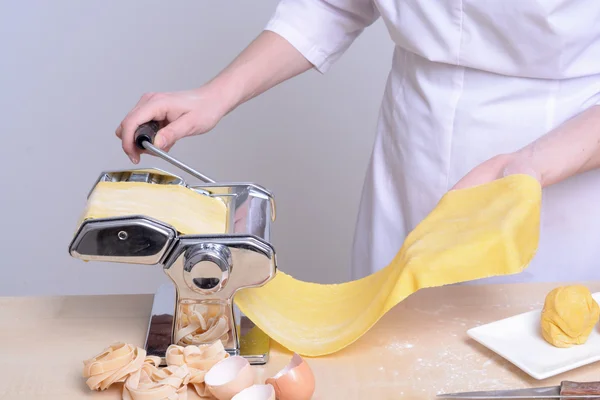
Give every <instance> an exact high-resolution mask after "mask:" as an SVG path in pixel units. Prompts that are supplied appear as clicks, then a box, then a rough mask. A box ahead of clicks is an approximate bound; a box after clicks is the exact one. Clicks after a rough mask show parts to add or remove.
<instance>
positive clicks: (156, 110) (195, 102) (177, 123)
mask: <svg viewBox="0 0 600 400" xmlns="http://www.w3.org/2000/svg"><path fill="white" fill-rule="evenodd" d="M221 93H222V92H221ZM221 97H222V95H219V92H218V91H216V90H214V89H213V88H212V87H210V86H209V85H205V86H203V87H200V88H199V89H194V90H186V91H180V92H171V93H146V94H144V95H143V96H142V98H141V99H140V101H139V102H138V103H137V104H136V106H135V107H134V108H133V109H132V110H131V111H130V112H129V114H127V116H126V117H125V119H124V120H123V121H122V122H121V124H120V125H119V127H118V128H117V131H116V135H117V137H118V138H120V139H121V142H122V147H123V150H124V151H125V153H126V154H127V155H128V156H129V158H130V159H131V161H132V162H133V163H134V164H137V163H138V162H139V161H140V154H141V153H142V150H140V149H139V148H137V147H136V145H135V143H134V134H135V131H136V129H137V128H138V126H140V125H141V124H143V123H145V122H148V121H152V120H155V121H159V125H160V129H159V131H158V134H157V135H156V137H155V139H154V145H155V146H156V147H158V148H160V149H162V150H164V151H168V150H169V149H170V148H171V147H172V146H173V145H174V144H175V142H176V141H177V140H179V139H181V138H183V137H186V136H192V135H199V134H202V133H205V132H208V131H210V130H211V129H212V128H214V127H215V125H216V124H217V123H218V122H219V121H220V120H221V118H223V116H224V115H225V114H226V113H227V112H228V111H229V110H228V107H227V106H226V102H225V101H224V99H222V98H221Z"/></svg>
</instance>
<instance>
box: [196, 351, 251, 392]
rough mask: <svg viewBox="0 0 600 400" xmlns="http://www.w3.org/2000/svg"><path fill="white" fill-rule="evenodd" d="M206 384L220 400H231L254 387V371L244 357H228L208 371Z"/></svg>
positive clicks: (205, 379) (205, 378)
mask: <svg viewBox="0 0 600 400" xmlns="http://www.w3.org/2000/svg"><path fill="white" fill-rule="evenodd" d="M204 382H205V383H206V387H207V388H208V390H209V392H210V393H211V394H212V395H213V396H215V397H216V398H217V399H218V400H231V398H232V397H233V396H235V395H236V394H238V393H239V392H241V391H242V390H244V389H246V388H248V387H250V386H252V384H253V383H254V370H253V369H252V367H251V366H250V363H249V362H248V360H246V359H245V358H244V357H241V356H233V357H228V358H225V359H223V360H221V361H219V362H218V363H216V364H215V365H213V367H212V368H211V369H209V370H208V372H207V373H206V375H205V376H204Z"/></svg>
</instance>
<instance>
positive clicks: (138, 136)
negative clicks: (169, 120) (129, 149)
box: [133, 121, 158, 150]
mask: <svg viewBox="0 0 600 400" xmlns="http://www.w3.org/2000/svg"><path fill="white" fill-rule="evenodd" d="M157 132H158V122H157V121H150V122H146V123H144V124H142V125H140V126H138V128H137V129H136V130H135V134H134V136H133V140H134V141H135V145H136V146H137V147H138V148H139V149H140V150H144V142H150V143H152V144H153V143H154V138H155V137H156V133H157Z"/></svg>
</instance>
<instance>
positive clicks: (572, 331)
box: [541, 285, 600, 347]
mask: <svg viewBox="0 0 600 400" xmlns="http://www.w3.org/2000/svg"><path fill="white" fill-rule="evenodd" d="M599 318H600V308H599V307H598V303H596V301H595V300H594V299H593V298H592V294H591V293H590V290H589V289H588V288H587V287H585V286H583V285H571V286H563V287H558V288H556V289H554V290H552V291H551V292H550V293H548V295H547V296H546V300H545V301H544V308H543V310H542V318H541V326H542V336H543V337H544V339H545V340H546V341H547V342H548V343H550V344H551V345H553V346H556V347H571V346H573V345H578V344H584V343H585V342H586V341H587V339H588V336H589V335H590V333H591V332H592V329H593V328H594V326H595V325H596V323H598V319H599Z"/></svg>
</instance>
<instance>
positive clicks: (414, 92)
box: [267, 0, 600, 282]
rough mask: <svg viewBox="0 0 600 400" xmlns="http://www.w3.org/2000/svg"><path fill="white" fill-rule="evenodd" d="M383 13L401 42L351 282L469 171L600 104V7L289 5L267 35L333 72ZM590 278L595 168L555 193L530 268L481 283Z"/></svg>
mask: <svg viewBox="0 0 600 400" xmlns="http://www.w3.org/2000/svg"><path fill="white" fill-rule="evenodd" d="M379 17H381V18H383V20H384V22H385V24H386V26H387V27H388V30H389V33H390V36H391V38H392V40H393V42H394V43H395V46H396V47H395V50H394V56H393V63H392V68H391V71H390V75H389V79H388V82H387V85H386V90H385V94H384V99H383V103H382V107H381V114H380V119H379V124H378V130H377V136H376V141H375V145H374V149H373V153H372V157H371V161H370V163H369V167H368V171H367V176H366V180H365V184H364V189H363V194H362V200H361V204H360V211H359V216H358V221H357V225H356V234H355V240H354V249H353V257H352V278H353V279H357V278H361V277H363V276H366V275H369V274H371V273H373V272H375V271H377V270H379V269H381V268H383V267H385V266H386V265H387V264H388V263H389V262H390V261H391V260H392V258H393V257H394V256H395V254H396V253H397V252H398V250H399V249H400V247H401V245H402V242H403V241H404V238H405V237H406V235H407V234H408V233H409V232H410V231H411V230H412V229H413V228H414V227H415V226H416V225H417V224H418V223H419V222H420V221H421V220H422V219H423V218H424V217H425V216H426V215H427V214H428V213H429V212H430V211H431V210H432V209H433V208H434V207H435V205H436V203H437V202H438V201H439V199H440V198H441V197H442V196H443V194H444V193H446V192H447V191H448V190H449V189H450V188H451V187H452V186H453V185H454V184H455V183H456V182H457V181H458V180H459V179H460V178H462V177H463V176H464V175H465V174H466V173H467V172H469V170H471V169H472V168H473V167H475V166H477V165H478V164H479V163H481V162H483V161H485V160H487V159H489V158H491V157H493V156H494V155H497V154H499V153H506V152H512V151H515V150H517V149H519V148H521V147H522V146H525V145H526V144H528V143H530V142H532V141H534V140H535V139H536V138H538V137H540V136H542V135H544V134H545V133H546V132H548V131H549V130H551V129H553V128H554V127H556V126H557V125H559V124H561V123H562V122H564V121H565V120H567V119H569V118H570V117H572V116H574V115H575V114H577V113H580V112H582V111H583V110H585V109H587V108H589V107H591V106H593V105H596V104H600V1H599V0H377V1H372V0H282V1H281V2H280V4H279V6H278V8H277V10H276V12H275V15H274V16H273V18H272V19H271V21H270V22H269V24H268V25H267V29H268V30H271V31H274V32H276V33H278V34H280V35H281V36H283V37H284V38H286V39H287V40H288V41H289V42H290V43H291V44H292V45H294V46H295V47H296V48H297V49H298V50H299V51H300V52H301V53H302V54H303V55H304V56H305V57H306V58H307V59H308V60H309V61H311V62H312V63H313V64H314V65H315V67H316V68H317V69H318V70H319V71H321V72H325V71H326V70H327V69H328V68H329V67H330V66H331V65H332V64H333V63H334V62H335V61H336V60H337V59H338V58H339V57H340V56H341V55H342V54H343V52H344V51H345V50H346V49H347V48H348V47H349V46H350V44H351V43H352V41H353V40H354V39H355V38H356V37H357V36H358V35H359V34H360V33H361V31H362V30H363V29H364V28H365V27H366V26H368V25H370V24H371V23H373V22H374V21H375V20H376V19H377V18H379ZM357 95H358V94H357ZM585 279H600V171H599V170H597V171H591V172H588V173H586V174H584V175H580V176H576V177H573V178H570V179H568V180H566V181H564V182H562V183H559V184H556V185H554V186H552V187H549V188H547V189H545V190H544V194H543V206H542V231H541V238H540V245H539V249H538V252H537V254H536V256H535V259H534V260H533V262H532V263H531V264H530V265H529V267H528V268H527V269H526V270H525V271H524V272H523V273H521V274H518V275H514V276H509V277H499V278H491V279H488V280H482V281H485V282H515V281H520V282H526V281H529V282H531V281H554V282H556V281H564V282H567V281H577V280H585ZM482 281H479V282H482Z"/></svg>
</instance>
